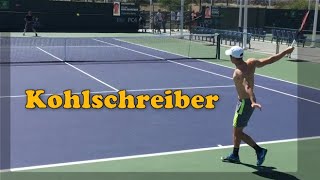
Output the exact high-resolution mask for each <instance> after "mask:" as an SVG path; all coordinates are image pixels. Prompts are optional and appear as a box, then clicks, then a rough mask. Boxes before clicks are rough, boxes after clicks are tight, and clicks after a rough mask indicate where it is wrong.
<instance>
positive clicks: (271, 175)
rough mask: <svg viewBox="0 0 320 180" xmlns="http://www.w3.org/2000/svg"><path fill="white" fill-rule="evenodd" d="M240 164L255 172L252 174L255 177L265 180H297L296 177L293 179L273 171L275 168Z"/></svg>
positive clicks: (291, 176) (288, 175)
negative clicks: (264, 179)
mask: <svg viewBox="0 0 320 180" xmlns="http://www.w3.org/2000/svg"><path fill="white" fill-rule="evenodd" d="M240 164H241V165H244V166H247V167H250V168H252V169H255V170H257V171H255V172H252V173H253V174H255V175H257V176H260V177H264V178H267V179H275V180H276V179H285V180H299V179H298V178H297V177H295V176H293V175H291V174H287V173H284V172H279V171H276V170H275V169H277V168H275V167H267V166H260V167H259V166H254V165H252V164H246V163H240Z"/></svg>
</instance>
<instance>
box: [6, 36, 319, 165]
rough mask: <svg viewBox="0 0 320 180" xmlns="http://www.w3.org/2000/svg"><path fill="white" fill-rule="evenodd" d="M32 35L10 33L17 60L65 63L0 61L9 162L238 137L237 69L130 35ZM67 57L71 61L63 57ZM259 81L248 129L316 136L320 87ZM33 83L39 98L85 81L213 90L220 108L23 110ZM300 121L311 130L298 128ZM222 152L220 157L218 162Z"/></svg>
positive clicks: (76, 89) (145, 88)
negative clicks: (5, 78) (36, 38)
mask: <svg viewBox="0 0 320 180" xmlns="http://www.w3.org/2000/svg"><path fill="white" fill-rule="evenodd" d="M30 40H31V39H28V38H22V39H20V40H19V43H20V44H22V45H21V46H15V45H14V42H12V45H13V47H11V48H10V58H11V59H10V60H11V61H17V62H18V61H42V60H43V61H47V62H55V61H56V62H59V63H56V64H55V63H47V64H46V63H43V64H41V63H40V64H31V63H30V64H28V63H26V64H23V63H22V64H13V65H10V66H8V65H2V67H3V68H10V72H11V74H10V75H11V81H10V82H11V91H10V94H7V95H4V96H2V97H1V99H0V101H7V100H10V106H11V112H10V113H11V114H10V116H11V120H10V126H11V127H10V129H11V136H10V140H11V141H10V145H11V162H10V166H9V167H6V168H11V169H17V168H28V167H41V166H45V165H49V166H50V165H53V166H54V164H61V163H62V164H63V163H71V162H81V161H89V160H98V159H109V158H121V157H127V156H136V155H145V154H154V153H164V152H175V151H182V150H193V149H201V148H212V147H223V146H228V145H230V144H232V119H233V116H234V110H235V107H236V103H237V94H236V92H235V87H234V85H233V80H232V73H233V70H232V69H230V68H227V67H224V66H221V65H218V64H215V63H212V61H206V60H201V59H189V58H187V57H184V56H181V55H179V54H174V53H170V52H167V51H163V50H158V49H155V48H150V47H146V46H144V45H141V44H139V43H134V42H132V41H129V40H126V39H125V38H124V39H121V38H90V39H85V40H84V39H81V38H74V39H69V42H66V41H61V42H60V40H57V39H54V38H52V39H50V43H51V44H49V45H46V44H45V43H44V44H41V43H40V44H39V42H37V43H35V44H34V45H35V46H26V45H23V43H28V41H30ZM40 41H41V40H40ZM19 43H18V44H19ZM68 43H69V44H68ZM211 48H212V47H211ZM66 49H67V50H66ZM212 49H213V48H212ZM222 53H224V52H222ZM66 57H67V58H69V59H68V60H69V61H75V62H63V61H64V60H65V58H66ZM175 58H176V59H179V60H175ZM170 59H172V60H170ZM80 61H86V62H82V63H81V62H80ZM90 61H91V62H90ZM255 83H256V87H255V88H256V90H255V91H256V96H257V99H258V101H259V102H261V104H262V105H263V109H262V111H259V110H255V112H254V114H253V116H252V118H251V120H250V124H249V126H248V127H247V129H246V132H248V133H249V134H251V135H252V136H253V137H254V139H255V140H256V141H258V142H269V141H270V142H271V141H278V140H284V142H285V141H286V140H290V139H295V138H307V137H317V136H319V135H320V134H319V130H318V129H317V127H318V126H319V125H320V123H319V121H318V117H317V116H315V113H316V112H317V111H318V110H319V105H320V90H319V89H316V88H311V87H307V86H300V85H297V84H294V83H289V82H285V81H282V80H278V79H274V78H270V77H266V76H260V75H257V76H256V79H255ZM27 89H35V90H36V89H43V90H45V93H46V95H43V97H45V96H46V97H47V96H49V95H51V94H61V93H62V92H63V91H64V90H67V89H70V90H72V92H73V93H80V92H81V91H83V90H86V89H89V90H90V91H91V92H92V93H93V94H95V93H100V94H105V95H107V94H110V93H116V92H117V91H119V90H127V92H128V93H130V94H133V95H138V94H149V95H155V94H163V93H164V91H165V90H167V89H171V90H178V89H181V90H182V91H183V93H184V94H187V95H189V96H193V95H195V94H201V95H209V94H217V95H219V96H220V99H219V101H218V102H217V103H216V104H215V105H216V108H215V109H210V110H209V109H199V110H196V109H193V108H187V109H183V110H182V109H171V110H165V109H161V110H155V109H153V108H151V107H150V106H149V105H147V108H146V109H144V110H137V109H135V110H129V109H126V110H121V109H113V110H111V109H106V108H102V109H99V110H96V109H95V110H94V109H87V110H84V109H80V110H67V109H63V108H60V109H56V110H52V109H33V110H30V109H25V105H26V96H25V90H27ZM302 109H303V112H302V111H301V110H302ZM301 117H303V118H301ZM301 121H303V125H304V126H306V127H308V128H307V129H309V131H303V132H302V131H299V126H300V124H301V123H302V122H301ZM270 151H271V153H272V149H270ZM271 153H270V154H271ZM270 156H272V155H270ZM219 158H220V157H217V162H215V163H216V164H217V163H220V161H219ZM155 163H157V162H155ZM270 163H271V162H270Z"/></svg>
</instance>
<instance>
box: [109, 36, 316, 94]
mask: <svg viewBox="0 0 320 180" xmlns="http://www.w3.org/2000/svg"><path fill="white" fill-rule="evenodd" d="M114 39H115V40H117V41H121V42H125V43H128V44H133V45H136V46H140V47H145V48H148V49H153V50H156V51H160V52H165V53H168V54H173V55H177V56H180V57H185V58H189V57H187V56H184V55H181V54H177V53H172V52H169V51H165V50H161V49H156V48H153V47H148V46H144V45H141V44H136V43H132V42H128V41H124V40H122V39H117V38H114ZM196 60H198V61H201V62H205V63H209V64H214V65H216V66H221V67H225V68H228V69H233V68H232V67H229V66H225V65H222V64H218V63H214V62H211V61H206V60H203V59H196ZM256 75H258V76H261V77H266V78H269V79H273V80H277V81H282V82H286V83H289V84H294V85H297V86H302V87H306V88H310V89H314V90H318V91H320V88H316V87H312V86H307V85H303V84H298V83H294V82H290V81H287V80H283V79H280V78H275V77H271V76H267V75H263V74H258V73H256Z"/></svg>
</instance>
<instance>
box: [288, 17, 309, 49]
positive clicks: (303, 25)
mask: <svg viewBox="0 0 320 180" xmlns="http://www.w3.org/2000/svg"><path fill="white" fill-rule="evenodd" d="M309 13H310V11H308V12H307V13H306V14H305V15H304V17H303V20H302V23H301V26H300V28H299V29H298V31H297V33H296V36H295V37H294V39H293V42H292V44H291V47H293V46H294V45H296V43H297V39H298V38H299V36H300V34H301V32H302V31H303V30H304V28H305V26H306V24H307V23H306V22H307V20H308V17H309Z"/></svg>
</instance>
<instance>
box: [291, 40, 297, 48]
mask: <svg viewBox="0 0 320 180" xmlns="http://www.w3.org/2000/svg"><path fill="white" fill-rule="evenodd" d="M295 44H296V40H295V39H294V40H293V42H292V44H291V47H293V46H294V45H295Z"/></svg>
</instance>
